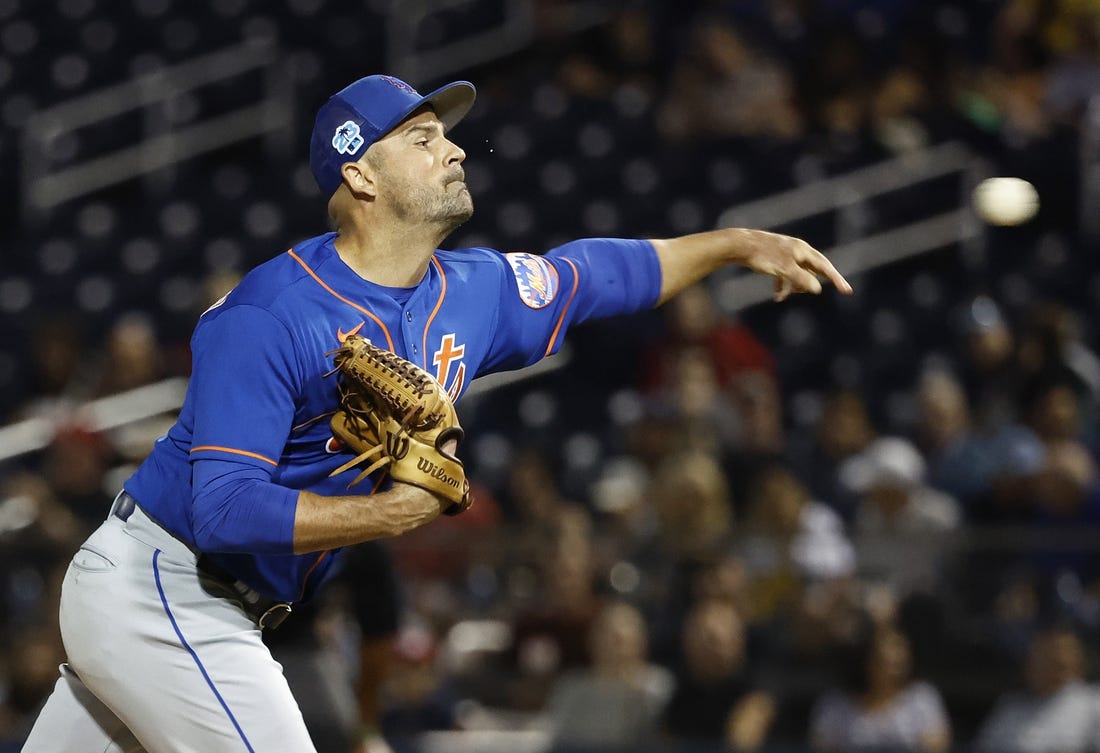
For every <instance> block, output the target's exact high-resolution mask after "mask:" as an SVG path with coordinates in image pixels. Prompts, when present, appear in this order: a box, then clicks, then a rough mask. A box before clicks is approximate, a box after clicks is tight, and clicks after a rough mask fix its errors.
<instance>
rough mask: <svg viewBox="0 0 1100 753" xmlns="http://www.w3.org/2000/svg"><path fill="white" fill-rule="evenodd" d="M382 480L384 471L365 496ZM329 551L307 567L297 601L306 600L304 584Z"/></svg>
mask: <svg viewBox="0 0 1100 753" xmlns="http://www.w3.org/2000/svg"><path fill="white" fill-rule="evenodd" d="M384 478H386V472H385V471H383V472H382V474H381V475H380V476H379V477H378V481H377V482H376V483H375V484H374V486H373V487H372V488H371V490H370V491H369V492H367V496H370V495H371V494H374V493H375V492H376V491H378V487H379V486H380V485H381V483H382V480H383V479H384ZM331 551H332V550H331V549H326V550H325V551H323V552H321V554H320V555H319V556H318V557H317V559H316V560H315V561H314V562H313V564H312V565H310V566H309V569H308V570H306V574H305V575H303V576H302V590H301V591H300V592H299V593H298V600H299V601H301V600H302V599H304V598H306V584H308V583H309V576H311V575H313V571H314V570H316V569H317V566H318V565H320V564H321V563H322V562H323V561H324V559H325V557H327V556H328V555H329V554H330V553H331Z"/></svg>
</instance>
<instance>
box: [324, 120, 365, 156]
mask: <svg viewBox="0 0 1100 753" xmlns="http://www.w3.org/2000/svg"><path fill="white" fill-rule="evenodd" d="M362 146H363V137H362V136H360V135H359V124H358V123H356V122H355V121H354V120H348V121H345V123H344V124H343V125H342V126H340V127H339V128H337V129H336V133H334V134H332V148H333V149H335V150H336V151H338V152H340V154H355V153H356V152H358V151H359V149H360V148H361V147H362Z"/></svg>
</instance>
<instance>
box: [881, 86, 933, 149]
mask: <svg viewBox="0 0 1100 753" xmlns="http://www.w3.org/2000/svg"><path fill="white" fill-rule="evenodd" d="M929 99H930V98H929V95H928V90H927V87H926V86H925V84H924V81H922V80H921V77H920V76H919V75H918V73H917V72H916V71H915V70H912V69H910V68H906V67H899V68H895V69H893V70H891V71H888V72H887V73H886V75H885V76H884V77H883V79H882V81H881V82H880V83H879V85H878V86H877V88H876V89H875V91H874V93H873V94H872V96H871V104H870V117H871V128H872V130H873V132H874V134H875V138H876V140H877V141H878V142H879V143H880V144H882V145H883V146H885V147H886V148H887V149H888V150H889V151H891V152H899V153H904V152H911V151H914V150H916V149H921V148H923V147H926V146H928V142H929V140H930V138H931V135H930V134H929V132H928V129H927V128H926V127H925V126H924V124H923V123H921V120H920V117H919V115H920V114H922V113H923V112H924V111H925V110H926V109H927V108H928V107H929V104H930V102H929Z"/></svg>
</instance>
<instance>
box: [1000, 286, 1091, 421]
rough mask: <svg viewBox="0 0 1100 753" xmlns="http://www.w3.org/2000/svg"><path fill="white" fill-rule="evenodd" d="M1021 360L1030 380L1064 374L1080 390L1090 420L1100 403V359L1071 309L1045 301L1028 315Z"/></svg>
mask: <svg viewBox="0 0 1100 753" xmlns="http://www.w3.org/2000/svg"><path fill="white" fill-rule="evenodd" d="M1018 350H1019V361H1020V369H1021V371H1022V372H1023V373H1024V374H1025V375H1026V376H1028V377H1038V376H1039V375H1040V374H1044V373H1055V372H1057V371H1060V370H1062V371H1064V372H1065V373H1066V381H1067V382H1069V383H1071V384H1074V385H1076V386H1078V387H1079V391H1080V393H1081V397H1082V398H1083V402H1084V403H1085V406H1084V407H1085V408H1086V409H1087V413H1088V415H1089V416H1090V417H1094V416H1095V412H1094V411H1095V409H1096V408H1097V406H1098V404H1100V357H1098V356H1097V354H1096V352H1095V351H1094V350H1093V349H1092V348H1091V347H1089V346H1088V345H1087V344H1086V343H1085V342H1084V341H1083V340H1082V335H1081V322H1080V320H1079V318H1078V317H1077V316H1076V315H1075V314H1074V312H1073V311H1072V310H1070V309H1069V308H1068V307H1067V306H1065V305H1063V304H1061V303H1056V302H1052V301H1044V302H1042V303H1040V304H1038V305H1036V306H1035V307H1034V308H1033V309H1032V310H1031V311H1029V312H1028V316H1027V318H1026V319H1025V320H1024V323H1023V326H1022V327H1021V331H1020V346H1019V349H1018Z"/></svg>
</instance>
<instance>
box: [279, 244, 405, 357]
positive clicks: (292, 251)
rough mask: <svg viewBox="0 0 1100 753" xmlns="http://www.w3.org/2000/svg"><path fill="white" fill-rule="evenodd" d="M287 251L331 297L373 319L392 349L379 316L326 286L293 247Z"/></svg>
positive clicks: (387, 333)
mask: <svg viewBox="0 0 1100 753" xmlns="http://www.w3.org/2000/svg"><path fill="white" fill-rule="evenodd" d="M287 253H288V254H290V257H291V258H292V259H294V261H296V262H298V263H299V264H301V265H302V269H304V270H305V271H306V272H308V273H309V276H310V277H312V278H313V279H314V280H315V281H316V282H317V284H318V285H320V286H321V287H322V288H324V289H325V290H327V291H328V292H329V293H330V294H331V295H332V296H333V297H335V298H336V299H337V300H340V301H343V302H344V303H346V304H347V305H349V306H351V307H352V308H353V309H355V310H356V311H360V312H362V313H364V314H366V315H367V316H369V317H370V318H371V319H373V320H374V323H375V324H377V325H378V326H379V327H381V328H382V334H383V335H385V336H386V345H388V346H389V349H390V350H391V351H392V350H393V338H392V337H390V331H389V330H388V329H386V325H385V324H383V323H382V320H381V319H379V318H378V317H377V316H375V315H374V314H372V313H371V312H370V311H367V310H366V309H365V308H363V307H362V306H360V305H359V304H358V303H356V302H355V301H351V300H348V299H347V298H345V297H344V296H342V295H340V294H339V293H337V292H336V291H335V290H333V289H332V288H330V287H329V286H328V283H326V282H325V281H324V280H322V279H321V278H320V277H318V276H317V273H316V272H314V271H313V270H312V269H310V268H309V265H308V264H306V263H305V262H304V261H303V260H302V257H300V256H298V254H296V253H294V249H290V250H289V251H287Z"/></svg>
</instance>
